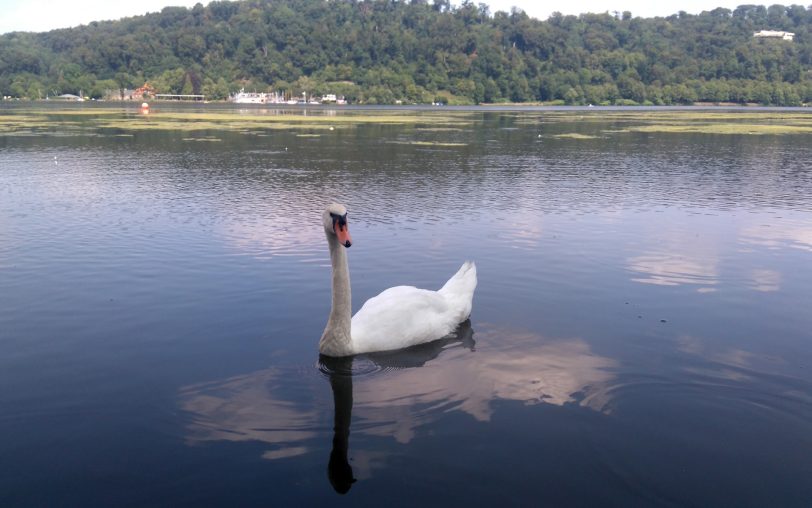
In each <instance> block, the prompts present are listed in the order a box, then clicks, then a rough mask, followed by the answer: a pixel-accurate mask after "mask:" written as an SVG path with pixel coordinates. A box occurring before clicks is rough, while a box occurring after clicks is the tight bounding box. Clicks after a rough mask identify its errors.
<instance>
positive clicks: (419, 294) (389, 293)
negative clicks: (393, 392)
mask: <svg viewBox="0 0 812 508" xmlns="http://www.w3.org/2000/svg"><path fill="white" fill-rule="evenodd" d="M346 215H347V211H346V209H345V208H344V207H343V206H341V205H330V206H329V207H328V208H327V210H326V211H325V212H324V229H325V233H326V235H327V243H328V244H329V246H330V260H331V263H332V267H333V281H332V290H333V299H332V308H331V310H330V317H329V319H328V321H327V326H326V328H325V329H324V333H323V334H322V337H321V341H319V352H320V353H322V354H324V355H328V356H349V355H355V354H359V353H371V352H375V351H389V350H394V349H401V348H405V347H409V346H414V345H417V344H422V343H425V342H430V341H433V340H437V339H440V338H442V337H444V336H446V335H448V334H449V333H451V332H452V331H454V329H455V328H456V327H457V325H459V324H460V323H461V322H463V321H465V320H466V319H468V316H469V315H470V314H471V305H472V300H473V297H474V289H476V284H477V278H476V266H475V265H474V263H472V262H470V261H468V262H465V263H464V264H463V265H462V267H461V268H460V269H459V271H458V272H457V273H456V274H455V275H454V276H453V277H451V279H449V280H448V282H446V284H445V285H444V286H443V287H442V288H441V289H440V290H439V291H430V290H428V289H418V288H416V287H413V286H397V287H393V288H389V289H387V290H385V291H383V292H382V293H381V294H379V295H378V296H375V297H373V298H370V299H369V300H367V302H366V303H364V305H363V306H362V307H361V309H360V310H359V311H358V312H357V313H356V314H355V316H352V318H350V315H351V309H352V304H351V300H352V298H351V291H350V275H349V266H348V264H347V252H346V248H347V247H349V246H350V245H351V240H350V237H349V231H348V229H347V217H346Z"/></svg>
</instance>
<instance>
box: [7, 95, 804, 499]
mask: <svg viewBox="0 0 812 508" xmlns="http://www.w3.org/2000/svg"><path fill="white" fill-rule="evenodd" d="M460 115H462V116H461V118H462V119H463V120H464V124H462V125H457V127H455V128H453V129H437V128H434V127H433V126H432V125H433V124H431V123H430V122H428V123H426V124H425V125H423V124H421V123H419V122H418V123H412V124H405V125H377V124H374V123H373V124H365V125H357V126H352V127H346V128H339V129H336V130H334V131H321V132H319V133H318V134H319V135H318V136H308V137H303V136H301V135H300V134H302V132H301V131H298V130H273V131H268V132H266V133H264V134H262V135H259V134H257V133H240V132H219V131H211V132H207V133H204V135H206V136H211V137H215V138H216V139H218V140H219V141H211V140H209V141H199V140H197V141H195V140H192V138H190V135H189V133H188V132H174V131H173V132H159V131H147V132H136V133H135V134H134V135H131V136H120V135H119V134H121V133H116V132H110V131H100V132H97V133H94V135H92V136H91V135H88V133H87V132H79V133H70V132H68V133H64V132H61V131H60V130H59V129H54V130H51V131H44V132H40V133H34V134H32V133H28V134H26V135H23V133H18V134H13V133H11V134H9V133H7V134H4V135H2V137H0V408H2V411H1V412H0V506H119V507H121V506H205V505H220V506H295V507H298V506H326V505H328V504H330V505H342V506H372V505H375V506H380V505H384V506H421V505H423V506H495V505H499V506H503V505H507V506H548V505H549V506H624V507H628V506H759V507H761V506H784V507H790V506H799V507H801V506H810V505H812V481H810V479H811V478H812V312H811V311H812V289H810V288H812V269H810V267H812V136H809V135H787V136H737V135H699V134H644V133H633V132H622V129H620V128H618V126H617V125H614V123H613V122H612V121H611V120H607V121H606V122H601V121H591V122H588V123H583V122H581V121H580V120H579V118H578V117H577V115H574V116H573V118H572V119H571V120H568V121H563V122H555V123H546V122H545V119H544V113H543V112H526V113H520V112H490V113H482V112H476V111H474V112H470V113H465V114H460ZM573 132H575V133H581V134H589V135H594V136H597V137H595V138H589V139H572V138H557V137H555V134H561V133H573ZM195 137H196V139H200V138H201V137H202V136H201V135H200V133H197V134H195ZM413 141H427V142H438V141H439V142H441V143H443V144H414V143H413ZM333 200H336V201H341V202H344V203H346V205H347V206H348V208H349V210H350V227H351V231H352V234H353V240H354V245H353V247H352V248H351V249H350V251H349V256H350V270H351V274H352V282H353V298H354V307H355V308H356V309H357V308H358V307H360V305H361V303H363V301H365V300H366V299H367V298H369V297H371V296H373V295H375V294H377V293H378V292H379V291H381V290H382V289H384V288H387V287H390V286H393V285H399V284H410V285H411V284H413V285H417V286H421V287H427V288H438V287H440V286H441V285H442V284H443V283H444V282H445V280H446V279H447V278H448V277H449V276H450V275H451V274H453V273H454V271H455V270H456V269H457V268H458V267H459V265H460V264H461V263H462V262H463V261H464V260H466V259H473V260H475V261H476V263H477V266H478V269H479V287H478V289H477V293H476V296H475V298H474V311H473V314H472V316H471V320H470V322H469V323H466V324H465V325H463V326H462V327H461V328H460V329H459V330H458V331H457V334H456V336H454V337H449V338H447V339H445V340H443V341H440V342H436V343H432V344H429V345H426V346H423V347H420V348H416V349H413V350H409V351H405V352H400V353H389V354H378V355H367V356H361V357H357V358H355V359H353V360H344V361H327V360H323V361H322V362H320V361H319V357H318V353H317V343H318V339H319V336H320V334H321V331H322V329H323V327H324V324H325V322H326V317H327V313H328V309H329V305H330V292H329V291H330V288H329V283H330V279H329V277H330V269H329V259H328V251H327V245H326V243H325V241H324V234H323V230H322V228H321V225H320V213H321V210H322V208H323V206H324V205H325V204H326V203H328V202H330V201H333ZM353 480H355V481H354V482H353ZM337 491H338V492H346V493H345V494H344V495H339V494H338V493H337Z"/></svg>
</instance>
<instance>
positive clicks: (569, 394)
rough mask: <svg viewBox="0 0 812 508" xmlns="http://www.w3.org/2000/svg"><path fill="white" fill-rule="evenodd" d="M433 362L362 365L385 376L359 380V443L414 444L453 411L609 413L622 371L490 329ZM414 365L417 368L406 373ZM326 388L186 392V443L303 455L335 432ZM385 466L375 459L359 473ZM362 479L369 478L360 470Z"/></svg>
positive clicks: (581, 348)
mask: <svg viewBox="0 0 812 508" xmlns="http://www.w3.org/2000/svg"><path fill="white" fill-rule="evenodd" d="M404 354H407V355H408V354H410V353H409V352H408V351H407V352H406V353H404ZM428 355H429V358H428V359H426V360H425V361H424V360H419V361H412V360H411V359H408V358H407V361H404V360H403V358H404V357H403V355H402V354H401V355H400V356H398V355H397V354H387V355H382V356H378V357H377V358H376V355H369V356H366V357H356V359H355V360H354V361H355V362H356V367H357V365H358V364H359V363H360V364H362V365H361V368H362V369H363V368H364V367H363V364H364V363H365V362H371V363H372V364H374V365H375V368H376V369H378V370H377V371H375V372H373V373H368V374H360V375H358V374H356V375H354V376H353V377H352V380H351V391H352V396H351V397H350V400H351V404H352V411H353V416H352V422H353V423H352V427H353V428H352V432H353V434H364V435H370V436H382V437H388V436H391V437H393V438H394V439H395V440H396V441H397V442H400V443H408V442H409V441H411V440H412V439H413V438H414V437H415V435H416V433H417V432H418V429H419V428H421V426H424V425H427V424H430V423H432V422H434V421H437V420H439V419H441V418H442V417H443V415H444V414H447V413H450V412H455V411H461V412H464V413H467V414H469V415H471V416H472V417H473V418H474V419H476V420H477V421H488V420H489V419H490V418H491V416H492V414H493V412H494V406H493V403H494V402H495V401H497V400H513V401H521V402H524V403H525V404H528V405H530V404H553V405H559V406H562V405H565V404H578V405H580V406H583V407H586V408H590V409H593V410H596V411H605V408H606V405H607V402H608V400H607V397H608V395H607V392H606V390H605V387H606V386H608V384H609V382H610V381H611V380H612V379H613V377H614V374H613V369H614V368H615V367H616V362H615V361H614V360H612V359H610V358H606V357H603V356H599V355H596V354H594V353H593V352H592V351H591V348H590V346H589V345H588V344H587V343H586V342H584V341H583V340H581V339H556V340H550V339H546V338H544V337H541V336H539V335H537V334H535V333H532V332H528V331H516V330H503V329H497V328H495V327H493V326H489V325H477V333H476V347H475V348H474V343H473V340H469V341H466V340H464V339H463V340H457V341H450V342H448V343H445V344H442V345H440V346H438V347H437V348H436V350H435V351H430V352H429V353H428ZM434 357H437V358H436V359H432V358H434ZM409 364H411V365H419V366H415V367H411V368H403V367H404V366H407V365H409ZM324 387H325V384H324V380H323V379H322V378H321V376H310V375H307V374H306V373H302V372H291V370H290V369H286V368H281V367H270V368H268V369H263V370H260V371H256V372H252V373H249V374H245V375H242V376H236V377H232V378H229V379H225V380H222V381H214V382H210V383H204V384H198V385H192V386H187V387H185V388H183V389H182V390H181V391H180V406H181V408H182V409H183V410H184V411H186V412H188V413H189V415H190V417H191V422H190V424H189V426H188V436H187V438H188V442H189V443H190V444H196V443H201V442H206V441H219V440H227V441H258V442H263V443H267V444H269V445H271V449H270V450H269V451H267V452H266V453H265V454H264V455H263V456H264V457H265V458H268V459H277V458H285V457H291V456H295V455H300V454H303V453H306V452H307V451H308V442H309V441H311V440H312V439H313V438H316V437H317V436H318V435H319V433H323V432H324V431H325V429H327V428H329V427H330V424H329V423H328V420H329V418H330V414H329V411H327V410H326V409H325V406H326V407H329V406H330V403H329V401H328V399H326V398H325V397H324ZM353 455H354V457H358V456H359V455H358V454H355V453H354V454H353ZM360 455H364V453H363V452H361V453H360ZM364 456H365V455H364ZM381 460H382V459H381V458H380V457H378V458H375V457H373V456H369V457H366V459H364V460H360V464H356V466H361V465H362V464H363V463H365V462H366V463H368V465H369V467H373V465H374V464H375V463H378V462H380V461H381ZM359 473H360V474H361V475H362V476H361V477H363V475H364V472H363V467H361V471H359ZM367 474H368V472H367Z"/></svg>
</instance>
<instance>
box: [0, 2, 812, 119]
mask: <svg viewBox="0 0 812 508" xmlns="http://www.w3.org/2000/svg"><path fill="white" fill-rule="evenodd" d="M810 28H812V7H803V6H800V5H791V6H782V5H772V6H770V7H764V6H757V5H742V6H739V7H737V8H736V9H733V10H730V9H724V8H717V9H713V10H710V11H706V12H703V13H701V14H698V15H690V14H686V13H685V12H678V13H675V14H674V15H672V16H668V17H660V18H650V19H644V18H640V17H634V16H633V13H631V12H623V13H613V14H610V13H597V14H583V15H580V16H564V15H562V14H560V13H554V14H553V15H552V16H550V18H549V19H547V20H545V21H542V20H537V19H533V18H531V17H529V16H528V15H527V14H526V13H524V12H523V11H522V10H520V9H515V8H514V9H512V10H511V11H510V12H503V11H496V12H493V11H492V10H491V8H490V7H489V6H488V5H487V4H485V3H474V2H473V1H471V0H463V1H462V2H460V3H459V4H458V5H456V6H455V5H454V4H452V3H451V2H450V1H449V0H241V1H226V0H216V1H212V2H210V3H209V4H208V5H206V6H203V5H202V4H197V5H195V6H194V7H192V8H190V9H187V8H183V7H167V8H165V9H163V10H162V11H161V12H158V13H152V14H148V15H145V16H136V17H131V18H125V19H122V20H120V21H112V22H110V21H108V22H93V23H90V24H88V25H86V26H81V27H78V28H71V29H62V30H53V31H50V32H45V33H38V34H35V33H10V34H5V35H2V36H0V94H1V95H12V96H17V97H27V98H32V99H36V98H41V97H42V98H44V97H45V96H48V95H53V94H55V93H75V94H78V93H79V92H80V91H81V92H83V93H84V94H85V95H90V96H92V97H101V96H102V95H103V94H104V92H105V91H109V90H121V89H124V88H135V87H137V86H140V85H142V84H143V83H144V82H145V81H149V82H150V83H151V84H152V85H153V86H155V87H156V88H157V89H158V91H159V92H163V93H181V92H183V93H203V94H205V95H206V96H207V97H209V98H212V99H225V98H226V97H227V96H228V95H229V94H230V93H233V92H235V91H237V90H239V89H240V88H246V89H247V90H251V91H267V90H271V89H272V90H278V91H283V92H285V93H286V94H287V95H289V96H296V97H299V96H301V94H302V92H307V93H308V94H320V93H321V94H323V93H336V94H339V95H344V96H345V97H347V98H348V99H349V100H351V101H357V102H364V103H395V102H398V101H401V102H404V103H414V102H431V101H442V102H450V103H459V104H464V103H480V102H505V101H515V102H528V101H560V102H561V103H567V104H632V103H636V104H690V103H694V102H697V101H706V102H735V103H751V102H754V103H760V104H771V105H779V104H780V105H798V104H802V103H809V102H810V100H812V29H810ZM763 29H770V30H785V31H790V32H794V33H795V34H796V37H795V40H793V41H784V40H780V39H768V38H754V37H753V33H754V32H757V31H759V30H763Z"/></svg>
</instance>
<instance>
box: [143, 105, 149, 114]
mask: <svg viewBox="0 0 812 508" xmlns="http://www.w3.org/2000/svg"><path fill="white" fill-rule="evenodd" d="M141 114H142V115H148V114H149V104H147V103H146V102H142V103H141Z"/></svg>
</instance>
